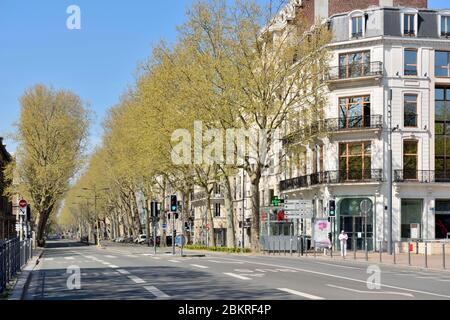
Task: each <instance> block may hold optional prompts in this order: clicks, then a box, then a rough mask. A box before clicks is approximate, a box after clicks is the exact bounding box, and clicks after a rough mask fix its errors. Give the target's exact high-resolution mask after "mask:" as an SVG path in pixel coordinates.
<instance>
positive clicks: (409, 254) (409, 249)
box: [408, 241, 411, 266]
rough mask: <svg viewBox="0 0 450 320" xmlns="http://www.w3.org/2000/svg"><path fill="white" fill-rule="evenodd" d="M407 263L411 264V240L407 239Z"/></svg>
mask: <svg viewBox="0 0 450 320" xmlns="http://www.w3.org/2000/svg"><path fill="white" fill-rule="evenodd" d="M408 265H409V266H411V242H410V241H408Z"/></svg>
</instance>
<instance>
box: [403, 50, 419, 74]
mask: <svg viewBox="0 0 450 320" xmlns="http://www.w3.org/2000/svg"><path fill="white" fill-rule="evenodd" d="M404 60H405V62H404V63H405V68H404V69H405V71H404V74H405V76H417V50H415V49H405V55H404Z"/></svg>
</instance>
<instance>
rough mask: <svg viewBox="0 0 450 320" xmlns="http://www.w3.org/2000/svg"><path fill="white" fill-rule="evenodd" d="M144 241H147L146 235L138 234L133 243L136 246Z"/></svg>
mask: <svg viewBox="0 0 450 320" xmlns="http://www.w3.org/2000/svg"><path fill="white" fill-rule="evenodd" d="M145 241H147V235H146V234H140V235H139V236H138V237H137V238H136V239H135V240H134V243H137V244H144V243H145Z"/></svg>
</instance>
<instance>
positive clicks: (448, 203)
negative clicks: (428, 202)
mask: <svg viewBox="0 0 450 320" xmlns="http://www.w3.org/2000/svg"><path fill="white" fill-rule="evenodd" d="M435 235H436V239H439V240H441V239H447V238H448V236H449V235H450V200H438V199H436V216H435Z"/></svg>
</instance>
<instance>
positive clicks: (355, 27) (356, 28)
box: [352, 16, 363, 38]
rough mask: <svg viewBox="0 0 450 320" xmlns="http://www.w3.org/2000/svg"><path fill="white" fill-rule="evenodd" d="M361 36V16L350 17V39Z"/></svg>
mask: <svg viewBox="0 0 450 320" xmlns="http://www.w3.org/2000/svg"><path fill="white" fill-rule="evenodd" d="M362 36H363V16H356V17H352V38H356V37H362Z"/></svg>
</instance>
